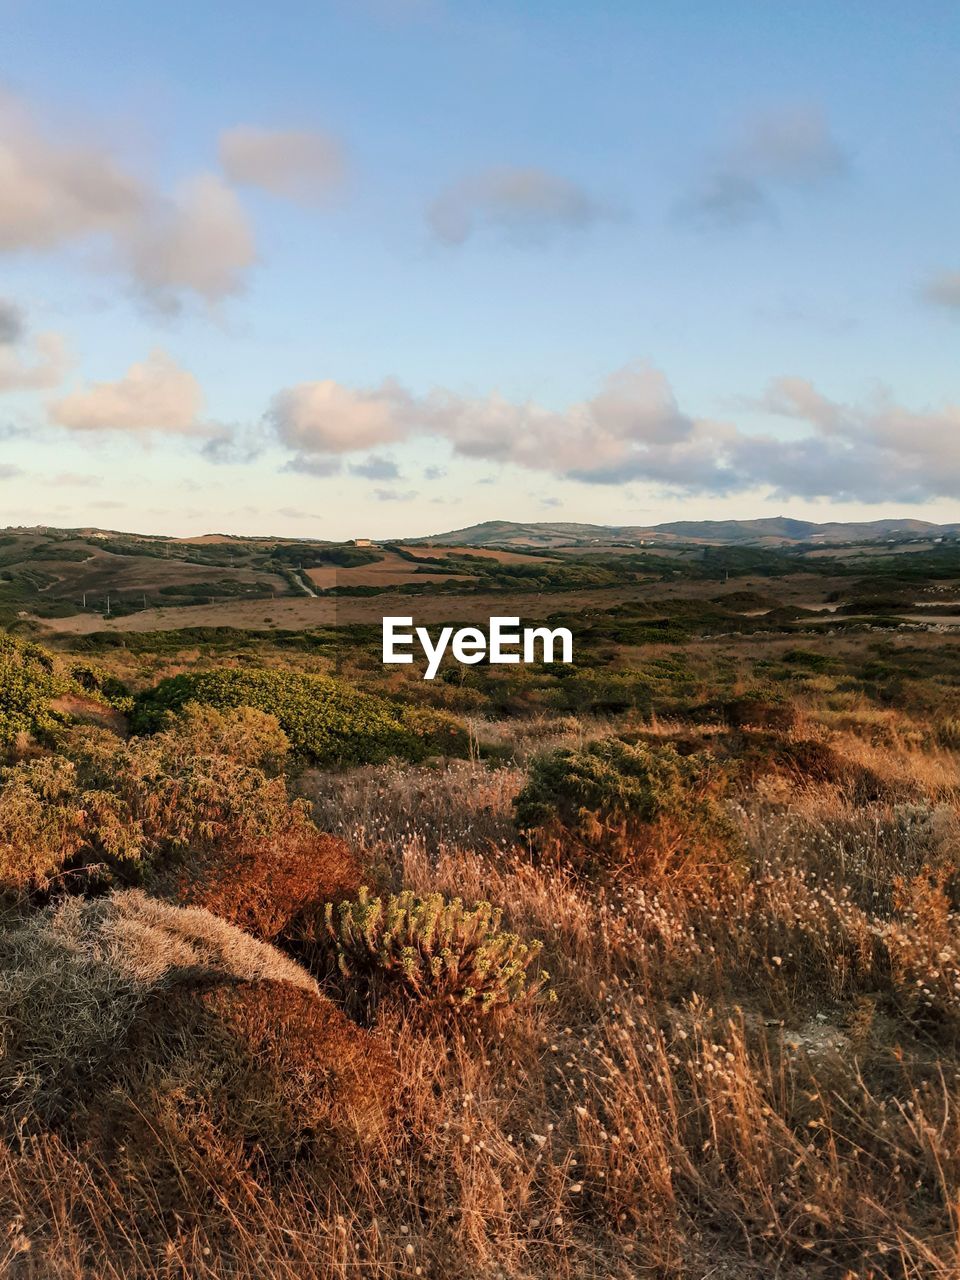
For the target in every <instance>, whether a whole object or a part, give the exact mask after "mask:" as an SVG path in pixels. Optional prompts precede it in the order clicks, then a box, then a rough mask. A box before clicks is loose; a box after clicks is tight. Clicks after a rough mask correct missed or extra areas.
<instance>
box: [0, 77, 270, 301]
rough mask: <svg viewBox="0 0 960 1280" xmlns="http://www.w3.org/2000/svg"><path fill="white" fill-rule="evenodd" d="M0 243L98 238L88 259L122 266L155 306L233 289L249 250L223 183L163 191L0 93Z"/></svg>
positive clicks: (207, 180) (206, 178)
mask: <svg viewBox="0 0 960 1280" xmlns="http://www.w3.org/2000/svg"><path fill="white" fill-rule="evenodd" d="M0 193H2V198H0V251H6V252H23V251H34V252H36V251H48V250H55V249H59V248H62V247H65V246H69V245H74V244H82V245H94V246H100V247H106V250H107V252H106V253H102V254H100V255H98V256H97V257H96V258H95V259H94V261H97V262H99V263H101V264H105V265H106V266H107V267H108V268H109V269H111V270H121V271H124V272H126V273H129V274H130V275H131V276H132V278H133V280H134V283H135V284H136V285H137V287H138V288H139V289H140V290H142V291H145V292H146V293H147V294H148V295H150V296H151V297H153V298H154V299H155V300H157V301H160V302H161V303H162V304H163V305H164V306H167V307H170V306H173V305H174V303H175V301H176V300H177V299H179V298H180V297H182V296H183V295H185V294H187V295H189V294H194V295H197V296H199V297H200V298H202V299H203V300H204V301H205V302H213V301H216V300H219V299H220V298H222V297H224V296H226V295H228V294H230V293H234V292H236V290H237V289H238V288H239V287H240V285H241V283H242V279H243V275H244V272H245V271H246V270H247V269H248V268H249V267H250V265H251V264H252V263H253V261H254V258H255V250H254V243H253V233H252V231H251V229H250V226H249V224H248V222H247V219H246V216H245V214H244V213H243V210H242V208H241V206H240V204H239V202H238V200H237V198H236V196H235V195H234V194H233V192H232V191H231V190H230V189H229V188H228V187H227V186H226V185H225V184H224V183H223V181H222V179H221V178H219V177H217V176H216V175H214V174H201V175H199V176H197V177H194V178H193V179H191V180H190V181H189V182H187V183H185V184H184V186H183V188H182V190H181V191H180V192H179V193H178V194H177V195H175V196H174V197H173V198H172V199H171V198H168V197H166V196H165V195H164V194H163V193H162V192H160V191H158V190H156V189H154V188H153V187H152V186H151V185H150V184H149V183H147V182H145V181H143V180H142V179H141V178H139V177H137V176H135V175H134V174H132V173H130V172H128V171H127V169H125V168H124V166H123V165H122V164H121V163H120V162H119V161H118V160H117V159H116V158H115V157H114V156H112V155H111V154H110V152H109V150H108V149H107V148H106V147H104V146H102V145H98V144H91V143H87V142H78V141H76V140H63V139H59V138H57V139H54V138H51V137H50V136H49V135H48V134H47V133H46V132H44V131H43V130H42V129H41V128H39V126H38V125H37V124H36V122H35V121H34V119H33V118H32V117H31V116H30V114H29V113H28V112H27V111H26V109H25V108H24V107H23V105H22V104H21V103H19V102H18V101H17V100H16V99H14V98H12V97H11V96H10V95H2V96H0Z"/></svg>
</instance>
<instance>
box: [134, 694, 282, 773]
mask: <svg viewBox="0 0 960 1280" xmlns="http://www.w3.org/2000/svg"><path fill="white" fill-rule="evenodd" d="M155 741H159V742H162V743H163V744H164V750H165V753H166V754H167V756H168V757H169V758H171V759H173V758H177V757H180V758H186V757H187V756H191V755H218V756H228V757H229V758H230V759H231V760H234V761H236V762H237V764H241V765H246V766H247V767H248V768H251V769H261V770H262V771H263V772H264V773H266V774H270V775H274V774H278V773H282V772H283V768H284V765H285V763H286V760H287V757H288V756H289V754H290V739H289V738H288V737H287V735H286V734H285V733H284V732H283V730H282V729H281V728H280V721H279V720H278V719H277V717H276V716H273V715H270V714H268V713H267V712H265V711H258V710H256V709H255V708H254V707H231V708H229V709H227V710H226V711H218V710H217V708H216V707H211V706H204V705H203V704H202V703H199V702H188V703H187V704H186V706H185V707H184V708H183V710H182V711H180V712H179V713H178V714H177V715H176V716H173V717H170V718H169V720H168V726H167V729H166V730H165V732H164V733H162V734H159V735H157V738H156V739H155Z"/></svg>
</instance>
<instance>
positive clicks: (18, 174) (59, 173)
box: [0, 94, 146, 249]
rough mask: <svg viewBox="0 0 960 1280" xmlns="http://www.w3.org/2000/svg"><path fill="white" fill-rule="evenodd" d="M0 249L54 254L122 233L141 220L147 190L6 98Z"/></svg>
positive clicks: (0, 150)
mask: <svg viewBox="0 0 960 1280" xmlns="http://www.w3.org/2000/svg"><path fill="white" fill-rule="evenodd" d="M0 191H2V192H3V199H2V200H0V249H48V248H54V247H56V246H58V245H61V244H65V243H67V242H69V241H71V240H75V239H77V238H78V237H83V236H88V235H92V234H107V235H114V234H117V233H118V232H122V231H123V230H124V229H125V228H127V227H128V226H129V225H130V223H131V222H132V221H134V220H135V219H136V218H137V217H139V216H140V214H141V212H142V210H143V208H144V206H145V203H146V192H145V191H144V188H143V186H142V184H141V183H140V182H139V181H138V180H137V179H136V178H134V177H132V176H131V175H130V174H128V173H125V172H124V171H123V169H122V168H121V167H120V166H119V165H118V164H117V163H116V162H115V161H114V160H113V159H112V158H111V157H110V156H109V155H108V154H107V153H106V152H105V151H104V150H102V149H100V148H97V147H94V146H89V145H84V144H78V143H73V144H71V145H65V144H62V143H59V142H54V141H52V140H51V139H49V138H48V137H46V136H45V135H44V134H43V133H41V132H40V131H39V130H38V129H37V127H36V126H35V124H34V122H33V121H32V119H31V118H30V116H29V115H28V113H27V112H26V111H25V109H24V108H23V106H22V105H21V104H20V103H19V102H18V101H17V100H16V99H14V98H13V97H12V96H11V95H9V94H2V95H0Z"/></svg>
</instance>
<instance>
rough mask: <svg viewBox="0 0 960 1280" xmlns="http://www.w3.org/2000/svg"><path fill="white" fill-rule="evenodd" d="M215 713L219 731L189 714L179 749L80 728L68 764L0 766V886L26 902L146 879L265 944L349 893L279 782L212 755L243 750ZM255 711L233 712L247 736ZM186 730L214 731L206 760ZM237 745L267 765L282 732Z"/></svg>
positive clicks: (328, 842)
mask: <svg viewBox="0 0 960 1280" xmlns="http://www.w3.org/2000/svg"><path fill="white" fill-rule="evenodd" d="M210 714H211V715H212V716H213V717H215V718H216V717H218V719H216V722H215V723H214V721H213V720H211V719H210V718H209V716H205V715H202V716H201V719H200V721H199V722H198V721H196V720H193V721H190V720H189V717H188V741H187V742H184V741H182V740H181V738H180V734H179V728H178V726H177V725H174V726H173V727H171V728H169V729H168V730H166V731H165V732H163V733H160V734H157V735H156V736H155V737H153V738H147V739H132V740H131V741H129V742H123V741H121V740H120V739H119V738H117V737H115V736H114V735H113V734H111V733H108V732H105V731H103V730H90V729H86V730H75V731H74V732H73V733H72V734H71V735H70V737H69V738H68V739H67V740H66V742H65V743H64V752H65V754H64V755H62V756H58V757H46V758H41V759H37V760H30V761H24V762H21V763H19V764H17V765H15V766H13V767H11V768H8V769H5V770H0V889H2V891H3V892H5V893H7V894H8V895H10V896H14V897H20V898H22V897H25V896H29V895H31V894H36V893H38V892H39V893H44V892H47V891H49V889H50V888H51V887H52V885H53V884H54V882H55V881H56V880H57V879H58V878H60V882H61V883H60V887H65V888H71V887H83V885H84V884H86V883H90V882H91V881H92V882H99V883H107V884H110V883H114V884H121V885H123V884H128V885H129V884H136V883H145V884H147V885H149V886H150V887H151V888H152V889H153V890H154V891H155V892H157V893H159V894H162V895H163V896H169V897H173V898H174V899H175V900H178V901H186V902H190V903H193V904H196V905H203V906H212V907H215V908H216V909H217V910H218V911H219V912H220V913H221V914H222V915H224V916H225V917H226V918H228V919H230V920H232V921H234V922H235V923H237V924H241V925H243V926H244V927H246V928H249V929H251V930H252V931H254V932H257V933H258V934H260V935H261V936H263V937H267V938H272V937H275V936H277V935H278V934H279V933H280V932H282V930H283V929H284V928H285V927H286V926H287V925H288V924H289V923H290V922H291V920H292V919H293V918H294V917H295V916H296V915H297V914H299V913H300V911H302V910H303V909H304V908H305V907H307V906H308V905H310V904H312V903H316V902H322V901H324V900H326V899H327V898H334V897H339V896H341V895H342V894H344V893H355V892H356V890H357V887H358V885H359V880H360V876H359V869H358V867H357V864H356V861H355V860H354V859H353V857H352V855H351V854H350V853H349V851H348V850H347V848H346V846H344V845H342V844H341V843H340V842H339V841H336V840H334V839H332V838H331V837H325V836H323V835H322V834H321V833H320V832H319V831H317V828H316V827H315V826H314V824H313V823H312V822H311V820H310V818H309V815H308V806H307V804H306V802H305V801H303V800H295V801H291V800H290V798H289V796H288V795H287V790H286V784H285V781H284V779H283V778H282V777H275V778H271V777H268V776H267V775H266V774H265V773H264V772H263V771H262V770H261V769H258V768H255V767H254V766H252V765H249V764H246V763H244V762H243V760H242V759H241V760H238V759H236V758H234V757H232V756H230V755H225V754H217V753H216V751H215V750H213V748H216V747H218V746H219V747H220V748H223V746H224V744H225V742H227V741H228V740H229V741H230V742H231V743H232V747H233V749H234V750H238V748H237V745H236V734H233V735H231V729H230V726H231V724H232V723H233V721H234V719H236V715H235V713H230V714H229V715H226V714H224V713H219V712H212V713H210ZM256 714H257V713H241V714H240V716H239V723H240V725H241V727H243V728H245V729H246V730H249V729H250V727H251V726H250V717H251V716H254V717H255V716H256ZM264 719H266V718H264ZM191 723H192V724H193V726H194V729H197V726H198V724H201V725H205V726H206V727H207V729H208V730H209V731H210V732H209V734H208V737H209V742H208V743H207V745H208V746H209V747H210V748H211V750H210V751H209V752H207V753H205V754H202V753H200V750H199V748H200V747H201V746H202V745H203V744H202V743H201V742H197V741H194V742H193V743H191V742H190V741H189V733H190V728H189V726H190V724H191ZM218 734H219V737H220V742H219V743H218V742H217V736H218ZM242 744H243V749H242V750H241V751H240V754H241V755H243V754H244V752H246V753H247V754H248V755H253V756H256V755H258V754H259V755H261V756H263V754H264V752H266V753H267V755H268V756H269V757H270V758H272V756H273V755H274V753H275V751H276V749H277V740H276V731H275V735H274V740H273V741H272V742H271V739H270V736H269V734H267V735H266V736H265V737H264V738H262V739H261V740H260V741H259V742H257V741H256V736H255V735H253V736H250V737H244V738H242ZM188 748H190V749H189V750H188Z"/></svg>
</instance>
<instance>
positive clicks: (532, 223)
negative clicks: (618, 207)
mask: <svg viewBox="0 0 960 1280" xmlns="http://www.w3.org/2000/svg"><path fill="white" fill-rule="evenodd" d="M608 216H610V211H609V210H608V209H606V208H605V207H604V206H603V205H602V204H600V203H599V202H598V201H597V200H595V199H594V198H593V196H591V195H590V193H589V192H588V191H587V190H586V189H585V188H584V187H582V186H580V185H579V184H578V183H576V182H572V181H570V179H568V178H563V177H560V176H558V175H557V174H554V173H549V172H547V171H546V170H545V169H537V168H532V167H531V168H499V169H487V170H485V171H484V172H482V173H477V174H473V175H471V176H470V177H467V178H464V179H462V180H461V181H460V182H457V183H454V184H453V185H452V186H449V187H447V188H446V189H445V190H444V191H442V192H441V193H440V195H439V196H438V197H437V198H436V200H434V202H433V203H432V204H431V205H430V207H429V209H428V210H427V221H428V223H429V225H430V229H431V231H432V232H433V234H434V236H435V237H436V238H437V239H438V240H439V241H441V242H442V243H443V244H448V245H458V244H463V243H464V242H465V241H466V240H468V239H469V238H470V236H471V235H473V234H474V232H475V231H477V230H478V229H480V228H486V229H492V230H494V231H497V232H500V233H501V234H503V235H505V236H506V237H507V238H508V239H509V240H513V241H515V242H518V243H521V244H536V243H540V242H542V241H544V240H546V239H547V238H549V237H550V236H551V235H554V234H556V233H557V232H559V231H582V230H585V229H586V228H588V227H590V226H592V225H593V224H594V223H595V222H597V221H598V220H599V219H601V218H604V217H608Z"/></svg>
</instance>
